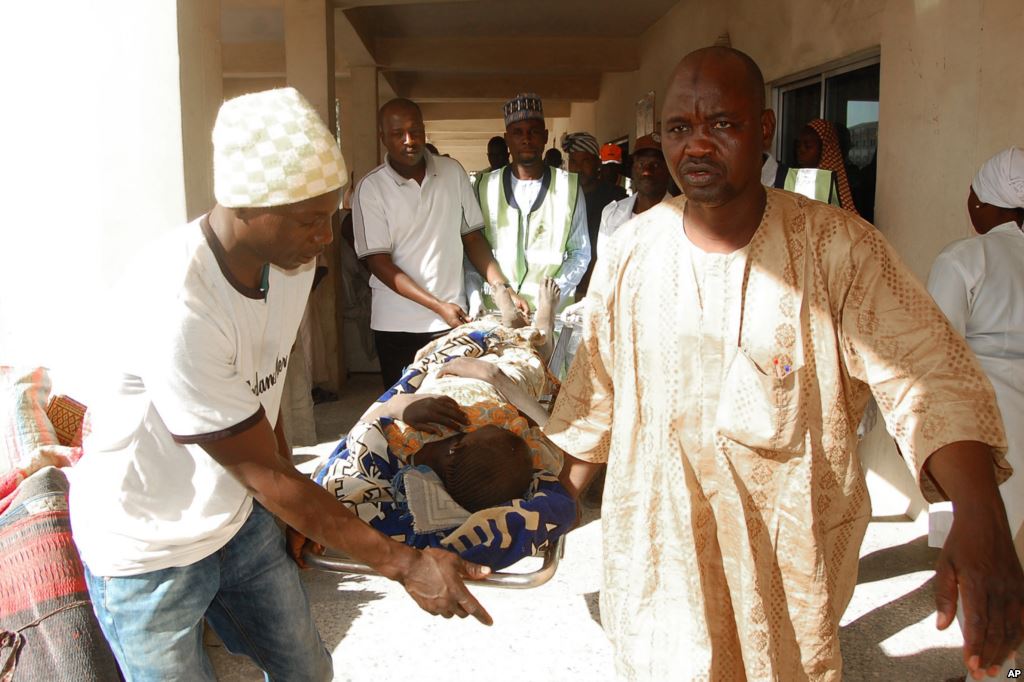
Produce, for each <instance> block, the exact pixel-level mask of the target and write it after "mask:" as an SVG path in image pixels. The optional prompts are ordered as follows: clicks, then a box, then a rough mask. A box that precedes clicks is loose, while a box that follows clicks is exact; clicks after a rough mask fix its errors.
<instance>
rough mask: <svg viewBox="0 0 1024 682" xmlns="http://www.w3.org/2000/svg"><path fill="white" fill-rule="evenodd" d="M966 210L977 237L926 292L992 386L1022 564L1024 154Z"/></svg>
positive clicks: (983, 182)
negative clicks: (1003, 432) (1005, 445)
mask: <svg viewBox="0 0 1024 682" xmlns="http://www.w3.org/2000/svg"><path fill="white" fill-rule="evenodd" d="M967 213H968V214H969V215H970V218H971V223H972V225H973V226H974V229H975V231H976V232H977V233H978V236H976V237H969V238H967V239H961V240H959V241H955V242H953V243H952V244H950V245H949V246H947V247H946V248H945V249H943V250H942V253H940V254H939V256H938V258H936V260H935V263H934V264H933V265H932V270H931V274H930V275H929V276H928V291H929V292H931V295H932V297H933V298H935V302H936V303H938V304H939V307H940V308H942V311H943V312H944V313H945V314H946V317H948V318H949V321H950V323H952V325H953V327H954V328H955V329H956V330H957V331H959V332H960V333H961V334H963V335H964V337H965V338H966V339H967V344H968V345H969V346H970V347H971V349H972V350H973V351H974V353H975V355H977V356H978V361H979V362H980V363H981V366H982V368H983V369H984V370H985V373H986V374H987V375H988V378H989V380H991V382H992V385H993V387H994V388H995V391H996V400H997V401H998V403H999V409H1000V411H1001V412H1002V415H1003V423H1004V424H1005V427H1006V438H1007V443H1008V445H1009V451H1008V452H1007V456H1006V458H1007V460H1008V461H1009V462H1010V463H1011V464H1012V465H1013V468H1014V471H1015V473H1014V475H1013V476H1011V477H1010V479H1009V480H1008V481H1007V482H1005V483H1003V485H1002V486H1000V488H999V491H1000V493H1002V497H1003V503H1004V504H1005V506H1006V514H1007V517H1008V518H1009V521H1010V529H1011V532H1012V533H1013V534H1014V541H1015V544H1016V547H1017V555H1018V557H1020V559H1021V561H1022V562H1024V232H1022V231H1021V226H1022V225H1024V151H1022V150H1021V149H1020V148H1018V147H1010V148H1009V149H1005V150H1003V151H1001V152H999V153H998V154H996V155H995V156H993V157H992V158H991V159H989V160H988V161H987V162H986V163H985V164H984V165H983V166H982V167H981V170H979V171H978V174H977V175H976V176H975V177H974V181H973V182H972V183H971V189H970V192H969V193H968V195H967ZM1003 677H1004V678H1005V677H1006V675H1005V674H1004V675H1003Z"/></svg>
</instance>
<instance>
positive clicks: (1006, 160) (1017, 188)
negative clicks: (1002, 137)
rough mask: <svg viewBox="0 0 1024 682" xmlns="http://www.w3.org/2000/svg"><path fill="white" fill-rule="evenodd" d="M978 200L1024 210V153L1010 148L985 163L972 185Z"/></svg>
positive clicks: (1018, 149) (1016, 148)
mask: <svg viewBox="0 0 1024 682" xmlns="http://www.w3.org/2000/svg"><path fill="white" fill-rule="evenodd" d="M971 187H972V188H973V189H974V193H975V194H976V195H977V196H978V199H979V200H980V201H982V202H984V203H986V204H991V205H992V206H999V207H1001V208H1024V151H1021V150H1020V148H1018V147H1010V148H1009V149H1004V150H1003V151H1001V152H999V153H998V154H996V155H995V156H993V157H992V158H991V159H989V160H988V161H986V162H985V164H984V165H983V166H982V167H981V170H979V171H978V174H977V175H975V176H974V182H972V183H971Z"/></svg>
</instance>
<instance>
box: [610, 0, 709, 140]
mask: <svg viewBox="0 0 1024 682" xmlns="http://www.w3.org/2000/svg"><path fill="white" fill-rule="evenodd" d="M728 8H729V3H727V2H713V3H700V2H691V1H690V0H682V1H681V2H680V3H679V4H677V5H676V6H675V7H673V8H672V9H671V10H669V11H668V12H667V13H666V14H665V16H664V17H662V18H661V19H660V20H658V21H657V22H656V23H655V24H654V25H653V26H652V27H651V28H649V29H648V30H647V31H646V32H644V34H643V35H642V36H641V37H640V68H639V69H638V70H637V71H633V72H630V73H609V74H605V75H604V78H603V79H602V81H601V96H600V98H599V99H598V100H597V103H596V106H595V122H594V127H593V128H592V129H591V132H593V133H594V135H595V136H596V137H597V139H598V140H599V141H600V142H606V141H608V140H611V139H615V138H617V137H621V136H623V135H629V137H630V139H631V140H632V138H633V137H634V135H635V132H636V113H635V112H636V102H637V100H638V99H640V98H641V97H643V96H644V95H645V94H647V92H648V91H650V90H654V91H655V93H656V95H655V98H656V99H655V106H656V108H657V111H658V112H659V113H658V114H657V115H656V118H660V110H661V104H662V98H663V96H664V94H665V84H666V83H667V82H668V77H669V75H670V74H671V72H672V69H673V68H674V67H675V65H676V64H677V63H678V62H679V60H680V59H681V58H682V57H683V55H685V54H686V53H687V52H689V51H690V50H692V49H695V48H697V47H702V46H704V45H711V44H712V43H713V42H714V41H715V38H716V37H717V36H718V35H719V34H721V33H722V32H723V31H724V30H725V25H726V17H727V15H728Z"/></svg>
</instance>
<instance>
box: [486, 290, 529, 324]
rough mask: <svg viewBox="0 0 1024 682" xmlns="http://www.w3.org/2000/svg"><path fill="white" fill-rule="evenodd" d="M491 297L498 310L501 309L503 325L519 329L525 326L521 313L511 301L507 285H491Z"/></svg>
mask: <svg viewBox="0 0 1024 682" xmlns="http://www.w3.org/2000/svg"><path fill="white" fill-rule="evenodd" d="M491 298H493V299H494V302H495V303H496V304H497V305H498V310H499V311H501V323H502V324H503V325H505V326H506V327H509V328H511V329H519V328H520V327H525V326H526V320H525V319H523V314H522V313H521V312H519V309H518V308H516V306H515V304H514V303H513V302H512V297H511V296H510V295H509V288H508V287H492V288H491Z"/></svg>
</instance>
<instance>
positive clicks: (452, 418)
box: [314, 282, 576, 568]
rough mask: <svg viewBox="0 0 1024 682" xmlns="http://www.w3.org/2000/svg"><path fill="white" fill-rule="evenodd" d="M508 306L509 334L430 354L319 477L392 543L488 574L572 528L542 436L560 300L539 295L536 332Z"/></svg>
mask: <svg viewBox="0 0 1024 682" xmlns="http://www.w3.org/2000/svg"><path fill="white" fill-rule="evenodd" d="M507 298H508V297H507V296H502V295H501V294H500V293H499V295H498V296H496V299H497V300H498V302H499V305H501V304H502V303H503V302H504V303H507V308H508V309H507V310H506V309H505V308H504V307H503V308H502V320H501V323H499V322H498V321H497V320H494V319H481V320H477V321H473V322H469V323H467V324H465V325H462V326H460V327H458V328H456V329H454V330H452V331H451V332H450V333H449V334H447V335H446V336H445V337H442V338H440V339H437V340H435V341H433V342H431V343H430V344H428V345H427V346H425V347H424V348H423V349H422V350H421V351H420V353H419V354H418V355H417V357H416V359H415V360H414V362H413V363H412V364H411V365H410V366H409V367H408V368H407V369H406V371H405V373H404V374H403V375H402V378H401V379H399V381H398V382H396V384H395V385H394V386H393V387H392V388H391V389H389V390H388V391H387V392H386V393H385V394H384V395H383V396H381V397H380V399H378V401H377V403H376V404H375V405H374V406H372V407H371V408H370V409H369V410H367V412H366V413H365V414H364V415H363V416H362V417H361V418H360V420H359V423H358V424H356V426H355V427H353V429H352V432H351V433H350V434H349V436H348V438H347V439H346V440H345V441H343V442H342V443H341V444H340V445H339V446H338V448H337V449H336V450H335V452H334V453H332V455H331V456H330V457H328V458H327V459H326V460H325V461H324V462H322V463H321V464H320V465H319V466H318V467H317V470H316V472H315V474H314V478H315V480H316V481H317V482H318V483H320V484H321V485H323V486H324V487H325V488H327V489H328V490H330V491H331V492H333V493H334V494H335V496H336V497H337V498H338V499H339V500H340V501H342V502H343V503H345V504H347V505H349V506H350V508H351V509H352V510H353V511H354V512H355V513H357V514H358V515H359V516H360V517H361V518H363V519H364V520H365V521H367V522H368V523H370V524H371V525H373V526H374V527H376V528H378V529H379V530H381V531H382V532H384V533H386V534H387V535H389V536H390V537H394V538H397V539H400V540H404V541H405V542H406V543H407V544H410V545H412V546H414V547H431V546H432V547H444V548H447V549H451V550H453V551H457V552H459V553H460V554H461V555H462V556H463V557H465V558H467V559H469V560H473V561H478V562H480V563H483V564H486V565H489V566H491V567H492V568H501V567H504V566H507V565H509V564H511V563H513V562H514V561H516V560H518V559H519V558H521V557H523V556H525V555H527V554H530V553H532V552H534V551H536V550H538V549H541V548H543V547H545V546H546V545H547V543H548V542H551V541H554V540H556V539H557V538H558V537H559V536H560V535H562V534H563V533H564V532H566V531H567V530H568V529H569V527H570V526H571V524H572V522H574V521H575V517H576V509H575V503H574V502H573V501H572V499H571V498H570V497H569V496H568V494H567V493H566V492H565V490H564V489H563V488H562V487H561V485H560V484H559V483H558V481H557V473H558V471H559V470H560V469H561V464H562V453H561V451H560V450H559V449H558V448H556V447H555V446H554V445H553V444H551V443H550V442H549V441H548V440H547V438H546V437H545V436H543V434H541V432H540V428H539V427H540V425H542V424H544V423H545V422H546V420H547V412H546V410H545V409H544V408H543V406H542V405H541V404H540V402H539V401H538V398H539V397H540V396H541V395H543V394H544V392H545V389H546V388H547V384H548V381H549V374H548V372H547V370H546V366H545V359H546V358H547V357H548V356H549V355H550V352H551V346H552V344H551V337H552V328H553V321H554V319H553V311H554V304H555V303H557V300H558V288H557V287H556V286H555V285H554V282H547V283H546V285H545V286H544V287H543V290H542V292H541V295H540V297H539V299H538V310H537V314H536V316H535V318H534V323H533V325H527V324H526V321H525V320H524V319H523V318H522V317H521V315H520V314H519V313H518V311H516V309H515V308H514V306H512V305H511V300H510V299H509V300H506V301H503V300H502V299H507ZM438 489H440V490H441V491H442V492H443V493H444V494H443V495H438V492H437V491H438ZM449 499H450V503H449V502H448V500H449ZM424 500H429V501H430V504H426V503H424ZM438 500H440V501H438ZM446 504H447V506H445V505H446ZM431 505H433V506H431ZM540 521H543V522H540Z"/></svg>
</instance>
